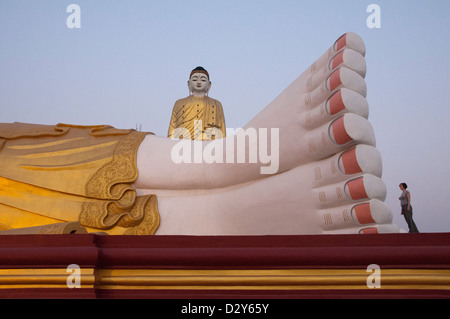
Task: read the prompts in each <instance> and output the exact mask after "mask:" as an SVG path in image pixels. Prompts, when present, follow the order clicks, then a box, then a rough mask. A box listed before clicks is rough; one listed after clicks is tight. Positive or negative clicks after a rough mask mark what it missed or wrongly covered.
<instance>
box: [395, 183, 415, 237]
mask: <svg viewBox="0 0 450 319" xmlns="http://www.w3.org/2000/svg"><path fill="white" fill-rule="evenodd" d="M399 187H400V189H401V190H402V194H401V195H400V197H399V198H398V199H399V200H400V205H401V206H402V215H403V217H405V220H406V223H407V224H408V228H409V232H410V233H418V232H419V230H418V229H417V226H416V224H415V223H414V220H413V217H412V215H413V210H412V206H411V193H410V192H409V191H407V190H406V189H407V188H408V185H406V183H401V184H400V185H399Z"/></svg>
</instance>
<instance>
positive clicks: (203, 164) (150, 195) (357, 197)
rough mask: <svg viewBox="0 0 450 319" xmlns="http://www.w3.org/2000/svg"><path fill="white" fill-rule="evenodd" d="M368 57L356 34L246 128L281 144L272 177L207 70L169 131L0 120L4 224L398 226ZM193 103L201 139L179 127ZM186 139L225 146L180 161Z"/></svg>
mask: <svg viewBox="0 0 450 319" xmlns="http://www.w3.org/2000/svg"><path fill="white" fill-rule="evenodd" d="M364 55H365V45H364V42H363V40H362V39H361V38H360V37H359V36H358V35H356V34H354V33H346V34H344V35H343V36H341V37H340V38H338V40H337V41H336V42H334V43H333V44H332V45H331V46H330V47H329V49H328V50H327V51H326V52H325V53H324V54H323V55H321V56H320V57H319V58H318V59H317V60H316V61H315V62H314V63H313V64H312V65H311V67H309V68H308V69H307V70H306V71H304V72H303V73H302V74H301V75H300V76H299V77H298V78H297V79H296V80H294V81H293V82H292V83H291V84H290V85H289V86H288V87H287V88H286V89H285V90H284V91H283V92H282V93H281V94H280V95H279V96H278V97H276V98H275V99H274V100H273V101H272V102H271V103H270V104H269V105H268V106H266V107H265V108H264V109H262V110H261V112H260V113H259V114H257V115H256V116H255V117H254V118H253V119H251V120H250V121H249V122H248V124H246V126H244V127H243V128H242V131H244V132H245V131H246V130H248V132H250V129H253V131H252V132H256V133H257V134H258V135H256V138H257V141H258V142H257V143H256V144H257V145H258V147H259V148H266V149H270V150H271V151H272V153H274V152H276V153H277V160H278V162H277V165H276V170H275V171H274V172H271V173H270V174H268V173H263V172H262V169H261V168H262V166H264V165H265V164H266V163H267V161H266V160H265V159H264V158H263V157H260V158H253V157H252V156H250V155H251V152H252V148H253V147H254V145H252V144H251V143H246V144H245V143H239V141H237V139H238V137H239V134H229V135H227V136H225V122H224V117H223V113H222V112H223V111H222V106H221V104H220V102H218V101H217V100H214V99H211V98H209V97H207V98H205V95H206V93H207V90H209V74H208V73H207V72H206V70H204V69H203V68H197V69H194V70H193V73H191V76H190V83H189V85H190V89H191V92H192V93H193V94H192V96H189V97H188V98H186V99H182V100H179V101H177V103H176V104H175V107H174V112H173V116H172V120H171V126H170V128H169V138H168V137H162V136H156V135H155V134H152V133H146V132H138V131H135V130H132V129H116V128H114V127H111V126H108V125H96V126H79V125H69V124H57V125H54V126H52V125H39V124H25V123H5V124H0V163H1V165H0V230H3V231H4V233H7V232H8V231H9V232H11V231H12V230H19V229H24V230H26V229H31V228H34V229H36V227H37V229H41V230H43V232H51V231H49V229H56V228H57V227H55V225H60V224H64V223H71V222H76V223H79V225H80V226H81V227H83V228H84V229H86V231H87V232H103V233H107V234H111V235H123V234H140V235H293V234H297V235H301V234H342V233H348V234H366V233H385V232H398V231H399V229H398V228H397V226H396V225H393V224H392V213H391V211H390V209H389V208H388V207H387V206H386V204H385V203H384V199H385V196H386V187H385V185H384V183H383V181H382V180H381V172H382V162H381V156H380V153H379V151H378V150H377V148H376V146H375V145H376V144H375V135H374V130H373V128H372V126H371V124H370V122H369V121H368V120H367V118H368V103H367V101H366V99H365V96H366V90H367V88H366V83H365V80H364V77H365V73H366V63H365V59H364ZM194 77H196V78H195V79H194ZM202 77H204V78H205V79H206V80H205V79H202ZM203 80H205V81H203ZM196 81H203V84H199V85H198V86H197V84H194V82H196ZM194 100H198V101H201V102H202V103H198V106H197V104H196V102H195V101H194ZM183 105H184V109H185V111H187V112H194V111H195V113H197V111H198V113H199V119H200V118H201V119H202V120H203V123H202V125H203V126H201V127H199V129H198V134H199V135H197V136H194V135H191V137H192V138H190V139H188V138H183V139H180V138H179V136H174V135H173V134H172V133H173V131H174V130H176V129H177V128H180V127H181V129H184V130H185V132H188V133H189V134H191V133H194V132H195V125H194V124H191V123H187V122H186V121H184V122H183V118H182V115H180V114H181V113H180V110H181V111H182V109H183ZM213 106H214V107H213ZM213 109H214V112H215V113H212V112H213ZM213 114H214V115H215V116H214V119H213ZM191 115H192V114H191ZM195 116H197V115H195ZM191 119H193V118H191ZM194 120H195V119H194ZM193 125H194V126H193ZM210 129H211V130H215V132H214V134H213V135H214V137H215V138H211V136H212V135H208V131H209V132H211V130H210ZM262 129H266V131H264V130H262ZM267 130H269V131H270V132H273V133H274V134H275V133H276V134H275V135H274V134H272V137H273V138H272V139H270V140H269V142H268V144H270V145H264V143H261V141H268V139H267V136H266V138H265V139H264V138H263V136H262V135H261V134H262V132H267ZM219 131H220V133H219ZM220 134H222V136H219V135H220ZM175 135H176V134H175ZM205 135H206V137H205ZM218 136H219V137H222V138H217V137H218ZM170 137H172V138H170ZM180 143H182V144H180ZM180 145H182V147H183V149H184V150H192V153H191V154H193V155H194V157H195V154H197V153H196V152H197V151H199V152H200V153H199V154H212V151H211V150H214V160H213V161H207V160H200V161H198V160H196V159H195V158H194V159H193V160H192V161H175V160H174V149H177V150H178V149H180V148H179V147H180ZM202 152H203V153H202ZM175 153H176V152H175ZM242 154H244V157H243V158H244V160H242V158H240V156H241V155H242ZM184 155H185V154H184ZM272 155H273V154H272ZM0 233H2V232H0Z"/></svg>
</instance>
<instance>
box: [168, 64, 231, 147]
mask: <svg viewBox="0 0 450 319" xmlns="http://www.w3.org/2000/svg"><path fill="white" fill-rule="evenodd" d="M187 84H188V88H189V96H188V97H186V98H183V99H180V100H177V101H176V102H175V105H174V107H173V111H172V118H171V120H170V125H169V132H168V137H170V138H184V139H191V140H213V139H217V138H223V137H225V135H226V126H225V117H224V114H223V108H222V104H221V103H220V102H219V101H218V100H215V99H213V98H210V97H209V96H208V91H209V89H210V88H211V81H210V79H209V73H208V71H206V70H205V69H204V68H203V67H201V66H199V67H196V68H195V69H193V70H192V71H191V74H190V76H189V80H188V83H187Z"/></svg>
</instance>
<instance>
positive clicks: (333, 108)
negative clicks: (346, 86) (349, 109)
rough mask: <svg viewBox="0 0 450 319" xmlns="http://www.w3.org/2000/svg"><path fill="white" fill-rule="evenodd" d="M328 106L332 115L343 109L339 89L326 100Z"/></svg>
mask: <svg viewBox="0 0 450 319" xmlns="http://www.w3.org/2000/svg"><path fill="white" fill-rule="evenodd" d="M328 107H329V109H330V114H331V115H334V114H336V113H339V112H340V111H342V110H343V109H345V105H344V101H342V93H341V90H339V91H337V92H336V93H335V94H333V96H332V97H330V99H329V100H328Z"/></svg>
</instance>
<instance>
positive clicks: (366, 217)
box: [353, 203, 375, 224]
mask: <svg viewBox="0 0 450 319" xmlns="http://www.w3.org/2000/svg"><path fill="white" fill-rule="evenodd" d="M353 209H354V211H355V215H356V218H357V219H358V222H359V223H360V224H372V223H375V221H374V220H373V218H372V213H371V212H370V204H369V203H366V204H361V205H357V206H355V207H353Z"/></svg>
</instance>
